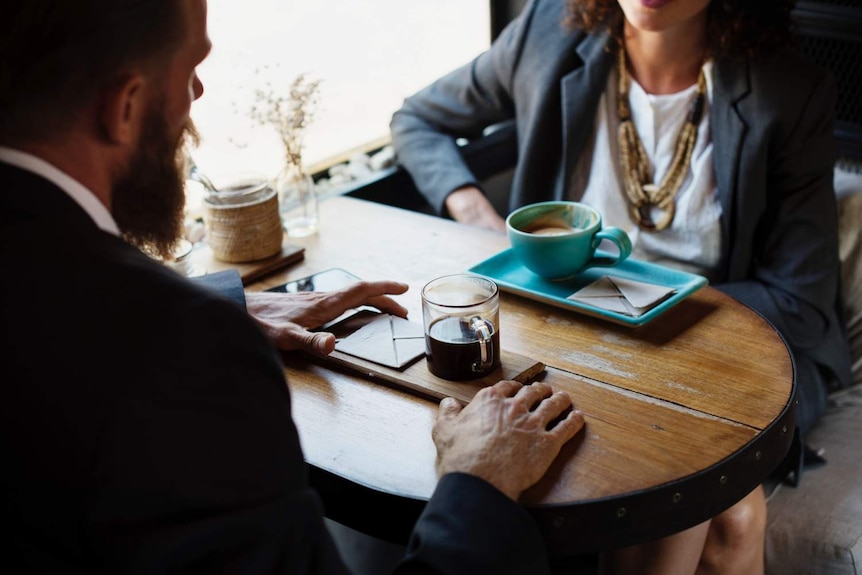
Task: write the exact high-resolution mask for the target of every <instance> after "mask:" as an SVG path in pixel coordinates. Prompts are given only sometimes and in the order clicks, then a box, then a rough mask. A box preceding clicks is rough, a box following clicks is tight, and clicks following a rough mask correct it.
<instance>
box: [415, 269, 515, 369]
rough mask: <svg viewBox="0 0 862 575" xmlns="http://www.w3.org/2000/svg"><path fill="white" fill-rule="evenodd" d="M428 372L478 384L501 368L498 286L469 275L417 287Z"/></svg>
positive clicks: (444, 277)
mask: <svg viewBox="0 0 862 575" xmlns="http://www.w3.org/2000/svg"><path fill="white" fill-rule="evenodd" d="M422 319H423V323H424V326H425V354H426V362H427V365H428V370H429V371H430V372H431V373H433V374H434V375H436V376H437V377H440V378H443V379H448V380H454V381H458V380H468V379H477V378H480V377H483V376H485V375H488V374H489V373H491V372H492V371H494V370H495V369H497V368H498V367H499V366H500V330H499V325H500V304H499V295H498V289H497V284H495V283H494V282H493V281H491V280H489V279H486V278H483V277H480V276H474V275H470V274H456V275H450V276H443V277H440V278H437V279H435V280H432V281H430V282H428V283H427V284H426V285H425V287H423V288H422Z"/></svg>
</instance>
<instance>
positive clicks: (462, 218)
mask: <svg viewBox="0 0 862 575" xmlns="http://www.w3.org/2000/svg"><path fill="white" fill-rule="evenodd" d="M446 209H447V210H448V211H449V215H450V216H452V218H454V219H455V221H456V222H461V223H462V224H467V225H471V226H477V227H480V228H488V229H489V230H494V231H498V232H503V233H505V232H506V221H505V220H504V219H503V218H501V217H500V215H499V214H498V213H497V210H495V209H494V206H492V205H491V202H489V201H488V198H487V197H485V194H483V193H482V190H480V189H479V188H477V187H475V186H465V187H463V188H458V189H457V190H455V191H454V192H452V193H451V194H449V195H448V196H447V197H446Z"/></svg>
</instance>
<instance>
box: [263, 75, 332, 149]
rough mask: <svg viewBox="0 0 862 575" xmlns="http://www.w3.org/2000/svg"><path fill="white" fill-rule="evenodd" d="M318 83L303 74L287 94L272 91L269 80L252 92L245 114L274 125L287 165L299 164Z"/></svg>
mask: <svg viewBox="0 0 862 575" xmlns="http://www.w3.org/2000/svg"><path fill="white" fill-rule="evenodd" d="M320 82H321V80H310V79H308V78H307V77H306V74H304V73H303V74H299V75H298V76H297V77H296V78H295V79H294V80H293V82H292V83H291V84H290V91H289V92H288V94H287V96H283V95H281V94H278V93H276V92H275V90H274V89H273V87H272V84H271V83H269V82H267V84H266V89H258V90H255V92H254V96H255V104H254V105H253V106H252V107H251V110H250V111H249V115H250V116H251V118H252V119H253V120H255V121H257V122H258V123H259V124H260V125H261V126H265V125H270V126H272V127H273V128H275V130H276V132H277V133H278V136H279V138H280V139H281V143H282V144H283V145H284V153H285V160H286V161H287V163H288V164H293V165H296V166H301V165H302V147H303V139H304V136H305V131H306V129H307V128H308V126H309V125H310V124H311V122H312V120H314V116H315V113H316V112H317V108H318V105H319V103H320Z"/></svg>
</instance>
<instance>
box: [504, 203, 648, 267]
mask: <svg viewBox="0 0 862 575" xmlns="http://www.w3.org/2000/svg"><path fill="white" fill-rule="evenodd" d="M506 233H507V234H508V236H509V242H510V243H511V245H512V252H513V253H514V254H515V257H516V258H517V259H518V260H519V261H520V262H521V263H522V264H523V265H524V267H526V268H527V269H529V270H530V271H532V272H533V273H535V274H537V275H538V276H540V277H542V278H544V279H548V280H560V279H565V278H568V277H571V276H573V275H574V274H576V273H579V272H581V271H583V270H584V269H586V268H588V267H596V266H606V267H607V266H615V265H619V264H620V263H622V262H623V261H625V259H626V258H627V257H629V255H630V254H631V251H632V242H631V239H630V238H629V236H628V234H626V232H625V231H624V230H622V229H620V228H615V227H606V228H603V227H602V216H601V214H600V213H599V212H598V211H597V210H595V209H594V208H592V207H590V206H588V205H586V204H582V203H579V202H570V201H563V200H560V201H551V202H539V203H536V204H530V205H527V206H523V207H521V208H518V209H517V210H515V211H514V212H512V213H511V214H509V217H508V218H506ZM602 240H609V241H610V242H612V243H613V244H614V245H616V247H617V249H618V252H619V253H618V254H616V255H612V254H608V255H605V254H603V253H600V254H596V248H598V246H599V244H600V243H601V242H602Z"/></svg>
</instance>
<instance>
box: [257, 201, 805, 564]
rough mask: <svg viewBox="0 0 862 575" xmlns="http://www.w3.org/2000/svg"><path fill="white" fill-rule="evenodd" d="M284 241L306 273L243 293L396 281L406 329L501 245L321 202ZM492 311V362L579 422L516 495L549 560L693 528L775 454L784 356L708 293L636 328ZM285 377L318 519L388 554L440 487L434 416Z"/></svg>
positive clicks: (339, 379) (421, 401)
mask: <svg viewBox="0 0 862 575" xmlns="http://www.w3.org/2000/svg"><path fill="white" fill-rule="evenodd" d="M291 241H293V242H295V243H296V244H298V245H300V246H302V247H304V248H305V259H304V260H303V261H302V262H300V263H299V264H297V265H295V266H293V267H290V268H288V269H286V270H284V271H282V272H279V273H276V274H275V275H272V276H269V277H267V278H266V279H265V280H263V281H260V282H257V283H256V284H253V285H252V286H251V287H250V289H265V288H267V287H271V286H274V285H277V284H279V283H284V282H285V281H287V280H290V279H295V278H299V277H303V276H306V275H309V274H311V273H314V272H318V271H322V270H324V269H328V268H332V267H340V268H344V269H346V270H349V271H351V272H353V273H354V274H356V275H358V276H359V277H361V278H363V279H395V280H399V281H404V282H406V283H408V284H410V290H409V291H408V292H407V293H405V294H403V295H401V296H397V297H396V299H397V300H398V301H399V302H401V303H402V304H403V305H405V306H406V307H407V308H408V309H409V310H410V314H409V318H410V319H412V321H415V322H418V323H419V324H421V318H422V315H421V302H420V295H419V294H420V291H421V288H422V286H423V285H424V284H425V283H426V282H428V281H429V280H431V279H433V278H435V277H437V276H440V275H445V274H449V273H459V272H463V271H465V270H467V269H468V268H470V267H471V266H473V265H475V264H476V263H478V262H480V261H482V260H484V259H485V258H488V257H490V256H492V255H494V254H495V253H497V252H499V251H501V250H503V249H506V248H508V240H507V239H506V237H505V236H504V235H502V234H498V233H495V232H491V231H488V230H483V229H479V228H473V227H468V226H463V225H460V224H456V223H454V222H452V221H449V220H445V219H442V218H437V217H433V216H427V215H423V214H418V213H414V212H409V211H404V210H400V209H396V208H392V207H388V206H384V205H381V204H376V203H371V202H366V201H363V200H357V199H352V198H347V197H338V198H333V199H330V200H327V201H325V202H323V203H322V205H321V228H320V233H319V234H318V235H316V236H313V237H310V238H303V239H296V240H291ZM500 305H501V310H500V313H501V315H500V318H501V319H500V322H501V327H500V341H501V347H502V348H503V349H504V350H509V351H511V352H514V353H517V354H520V355H523V356H526V357H528V358H531V359H534V360H536V361H539V362H542V363H544V364H545V366H546V372H545V374H544V381H546V382H548V383H549V384H550V385H551V386H552V387H554V388H557V389H562V390H565V391H567V392H569V393H570V394H571V396H572V397H573V399H574V402H575V404H576V405H577V407H578V408H579V409H581V410H582V411H583V412H584V415H585V419H586V426H585V429H584V430H583V432H582V433H581V434H580V435H579V436H577V437H576V438H575V439H574V440H572V441H571V442H570V443H569V444H567V446H566V447H565V448H564V449H563V452H562V453H561V454H560V456H559V457H558V459H557V460H556V462H555V463H554V465H553V466H552V468H551V469H550V471H549V473H547V474H546V476H545V477H544V478H543V479H542V480H541V481H540V482H539V483H538V484H537V485H536V486H535V487H533V488H531V489H530V490H528V491H527V492H526V493H525V494H524V496H523V497H522V503H523V504H524V505H525V506H526V507H527V508H528V509H529V511H530V512H531V513H532V514H533V515H534V517H535V518H536V520H537V521H538V523H539V525H540V528H541V529H542V531H543V533H544V535H545V537H546V540H547V542H548V545H549V549H550V550H551V552H552V553H557V554H561V555H567V554H576V553H584V552H592V551H599V550H602V549H607V548H610V547H615V546H620V545H628V544H632V543H635V542H640V541H644V540H648V539H652V538H655V537H659V536H662V535H665V534H668V533H671V532H674V531H677V530H680V529H684V528H687V527H690V526H693V525H695V524H697V523H699V522H701V521H703V520H705V519H707V518H709V517H711V516H713V515H715V514H716V513H718V512H720V511H722V510H724V509H726V508H727V507H729V506H730V505H732V504H733V503H734V502H736V501H737V500H739V499H740V498H741V497H742V496H743V495H745V494H746V493H747V492H748V491H750V490H751V489H752V488H754V487H755V486H756V485H758V484H759V483H760V482H761V481H762V480H763V479H765V478H766V476H767V475H768V474H769V473H770V472H771V471H772V469H774V467H775V466H776V465H777V464H778V463H779V462H780V460H781V459H782V457H783V456H784V454H785V453H786V451H787V449H788V448H789V445H790V442H791V439H792V435H793V423H794V413H795V409H794V404H795V395H794V373H793V365H792V361H791V359H790V356H789V353H788V350H787V348H786V346H785V344H784V342H783V340H782V338H781V337H780V335H779V334H778V333H777V332H776V331H775V329H774V328H773V327H772V326H771V325H770V324H769V323H768V322H766V321H765V320H764V319H762V318H761V317H760V316H759V315H758V314H756V313H755V312H753V311H752V310H750V309H749V308H747V307H746V306H744V305H742V304H740V303H739V302H737V301H736V300H734V299H732V298H730V297H729V296H726V295H724V294H723V293H721V292H720V291H718V290H716V289H714V288H712V287H706V288H703V289H701V290H699V291H698V292H696V293H694V294H693V295H692V296H690V297H688V298H687V299H685V300H683V301H682V302H680V303H679V304H678V305H676V306H675V307H673V308H671V309H670V310H669V311H667V312H666V313H664V314H662V315H661V316H659V317H657V318H656V319H655V320H653V321H652V322H650V323H648V324H647V325H645V326H641V327H636V328H635V327H628V326H621V325H616V324H612V323H610V322H607V321H603V320H601V319H594V318H590V317H586V316H584V315H582V314H578V313H576V312H574V311H570V310H564V309H559V308H556V307H552V306H550V305H547V304H543V303H538V302H534V301H530V300H527V299H525V298H522V297H519V296H516V295H513V294H508V293H503V294H502V295H501V304H500ZM420 361H423V362H424V360H422V359H420ZM285 364H286V374H287V377H288V382H289V386H290V390H291V396H292V401H293V417H294V419H295V421H296V423H297V426H298V428H299V432H300V437H301V441H302V446H303V450H304V453H305V458H306V461H307V462H308V463H309V466H310V471H311V479H312V482H313V483H314V484H315V486H316V487H317V488H318V489H319V490H320V492H321V494H322V496H323V499H324V505H325V507H326V512H327V515H328V516H330V517H331V518H333V519H335V520H336V521H339V522H341V523H344V524H346V525H349V526H351V527H354V528H356V529H359V530H360V531H364V532H366V533H369V534H371V535H374V536H377V537H382V538H384V539H388V540H391V541H395V542H402V543H403V542H404V541H405V538H406V536H407V534H408V533H409V529H410V526H411V525H412V522H413V521H414V520H415V518H416V516H417V515H418V513H419V512H420V511H421V509H422V505H423V504H424V501H426V500H427V499H428V498H429V497H430V495H431V493H432V492H433V490H434V486H435V484H436V482H437V476H436V475H435V471H434V460H435V449H434V445H433V443H432V441H431V426H432V424H433V422H434V418H435V415H436V412H437V402H436V401H434V400H431V399H427V398H424V397H421V396H419V395H417V394H415V393H411V392H409V391H405V390H400V389H396V388H395V387H393V386H391V385H389V384H386V382H383V381H379V380H375V379H373V378H368V377H363V376H362V375H360V374H357V373H355V372H352V371H349V370H343V369H338V368H336V367H334V366H331V365H329V366H327V365H324V364H321V363H319V362H318V361H316V360H311V359H309V358H308V357H307V356H303V355H301V354H296V353H293V354H285Z"/></svg>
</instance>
